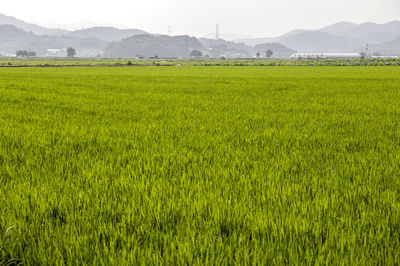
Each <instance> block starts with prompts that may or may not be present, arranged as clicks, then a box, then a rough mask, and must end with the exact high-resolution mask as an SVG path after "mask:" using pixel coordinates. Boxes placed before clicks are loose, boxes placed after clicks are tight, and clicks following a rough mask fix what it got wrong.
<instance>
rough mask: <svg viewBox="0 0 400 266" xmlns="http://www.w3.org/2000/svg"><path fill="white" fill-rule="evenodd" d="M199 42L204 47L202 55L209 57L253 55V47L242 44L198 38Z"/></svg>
mask: <svg viewBox="0 0 400 266" xmlns="http://www.w3.org/2000/svg"><path fill="white" fill-rule="evenodd" d="M199 41H200V42H201V44H202V45H203V46H204V49H203V50H204V51H203V53H204V54H205V55H209V56H211V57H220V56H222V55H224V56H228V57H251V56H253V54H254V51H253V47H252V46H249V45H246V44H244V43H238V42H231V41H226V40H223V39H218V40H216V39H208V38H200V39H199Z"/></svg>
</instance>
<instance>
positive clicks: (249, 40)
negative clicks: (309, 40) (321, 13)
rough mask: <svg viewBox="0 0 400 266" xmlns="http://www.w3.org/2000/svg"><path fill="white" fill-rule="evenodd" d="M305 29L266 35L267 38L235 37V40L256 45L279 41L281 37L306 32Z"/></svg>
mask: <svg viewBox="0 0 400 266" xmlns="http://www.w3.org/2000/svg"><path fill="white" fill-rule="evenodd" d="M306 31H307V30H293V31H290V32H288V33H286V34H283V35H281V36H277V37H267V38H246V39H236V40H235V42H243V43H245V44H248V45H257V44H262V43H274V42H279V41H280V40H281V39H283V38H286V37H289V36H292V35H296V34H299V33H303V32H306Z"/></svg>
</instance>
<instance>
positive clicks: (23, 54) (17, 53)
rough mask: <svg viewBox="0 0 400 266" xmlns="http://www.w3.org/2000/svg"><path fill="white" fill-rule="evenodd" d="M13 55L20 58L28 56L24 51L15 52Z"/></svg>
mask: <svg viewBox="0 0 400 266" xmlns="http://www.w3.org/2000/svg"><path fill="white" fill-rule="evenodd" d="M15 54H16V55H17V56H20V57H26V56H28V52H27V51H25V50H18V51H17V52H15Z"/></svg>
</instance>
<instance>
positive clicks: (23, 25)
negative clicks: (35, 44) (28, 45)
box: [0, 14, 67, 36]
mask: <svg viewBox="0 0 400 266" xmlns="http://www.w3.org/2000/svg"><path fill="white" fill-rule="evenodd" d="M0 25H13V26H15V27H17V28H20V29H22V30H24V31H26V32H33V33H34V34H37V35H57V36H61V35H64V34H66V33H67V31H66V30H62V29H48V28H44V27H40V26H38V25H35V24H31V23H27V22H25V21H22V20H19V19H17V18H15V17H10V16H6V15H2V14H0Z"/></svg>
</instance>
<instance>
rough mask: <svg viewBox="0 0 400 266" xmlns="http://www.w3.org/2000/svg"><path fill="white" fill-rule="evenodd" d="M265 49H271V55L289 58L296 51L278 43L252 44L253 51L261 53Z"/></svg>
mask: <svg viewBox="0 0 400 266" xmlns="http://www.w3.org/2000/svg"><path fill="white" fill-rule="evenodd" d="M267 50H271V51H272V52H273V55H272V57H276V58H289V57H290V56H291V55H292V54H293V53H295V52H296V51H295V50H293V49H290V48H288V47H286V46H284V45H282V44H280V43H263V44H257V45H256V46H254V51H256V52H260V53H261V54H264V53H265V51H267Z"/></svg>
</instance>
